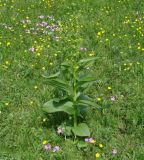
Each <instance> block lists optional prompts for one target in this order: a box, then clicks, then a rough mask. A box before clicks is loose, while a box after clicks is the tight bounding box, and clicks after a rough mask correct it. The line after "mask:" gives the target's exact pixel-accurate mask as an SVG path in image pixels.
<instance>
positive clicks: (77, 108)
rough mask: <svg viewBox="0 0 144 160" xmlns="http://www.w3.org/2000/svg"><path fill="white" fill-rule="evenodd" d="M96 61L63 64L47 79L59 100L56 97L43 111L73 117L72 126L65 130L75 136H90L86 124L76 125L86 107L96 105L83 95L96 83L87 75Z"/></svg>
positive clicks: (94, 79)
mask: <svg viewBox="0 0 144 160" xmlns="http://www.w3.org/2000/svg"><path fill="white" fill-rule="evenodd" d="M96 59H97V58H96V57H93V58H87V59H81V60H80V61H78V62H74V61H73V62H71V63H68V62H64V63H62V64H61V69H60V71H59V72H57V73H56V74H54V75H51V76H49V77H47V82H48V84H50V85H52V86H53V87H56V88H57V89H58V92H59V93H60V94H59V95H60V96H59V97H60V98H59V97H57V98H54V99H51V100H49V101H48V102H46V103H45V104H44V106H43V110H44V111H46V112H48V113H54V112H66V113H67V114H69V115H71V116H73V126H68V127H66V128H68V130H70V132H71V131H72V132H73V133H74V135H75V136H90V130H89V127H88V126H87V124H86V123H78V117H80V116H81V117H82V115H83V113H84V112H85V111H86V110H87V107H89V106H93V107H96V103H94V102H93V101H92V99H91V98H89V97H88V96H87V95H84V94H83V93H84V90H85V89H87V88H89V86H90V85H92V84H93V82H96V78H95V77H94V76H92V74H90V73H88V72H89V70H88V69H89V68H88V67H89V66H90V65H91V64H92V63H93V62H94V61H95V60H96ZM87 70H88V71H87Z"/></svg>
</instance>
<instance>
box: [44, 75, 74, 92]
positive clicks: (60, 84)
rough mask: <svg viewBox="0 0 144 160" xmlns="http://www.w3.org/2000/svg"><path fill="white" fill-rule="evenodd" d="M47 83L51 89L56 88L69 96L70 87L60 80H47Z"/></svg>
mask: <svg viewBox="0 0 144 160" xmlns="http://www.w3.org/2000/svg"><path fill="white" fill-rule="evenodd" d="M47 82H48V84H50V85H51V86H53V87H56V88H58V89H61V90H64V91H66V92H67V93H69V94H70V93H71V88H70V86H69V85H68V84H67V83H66V82H64V81H63V80H61V79H58V78H56V79H48V80H47Z"/></svg>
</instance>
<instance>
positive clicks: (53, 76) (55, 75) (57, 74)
mask: <svg viewBox="0 0 144 160" xmlns="http://www.w3.org/2000/svg"><path fill="white" fill-rule="evenodd" d="M59 75H60V72H57V73H55V74H52V75H50V76H45V75H43V77H45V78H49V79H51V78H57V77H58V76H59Z"/></svg>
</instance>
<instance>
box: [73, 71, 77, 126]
mask: <svg viewBox="0 0 144 160" xmlns="http://www.w3.org/2000/svg"><path fill="white" fill-rule="evenodd" d="M73 91H74V92H73V93H74V94H73V103H74V110H75V113H74V127H76V126H77V106H76V105H75V103H76V99H77V92H76V72H75V69H74V73H73Z"/></svg>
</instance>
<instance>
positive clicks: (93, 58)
mask: <svg viewBox="0 0 144 160" xmlns="http://www.w3.org/2000/svg"><path fill="white" fill-rule="evenodd" d="M96 59H98V57H92V58H85V59H81V60H80V61H79V64H82V63H87V62H91V61H95V60H96Z"/></svg>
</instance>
